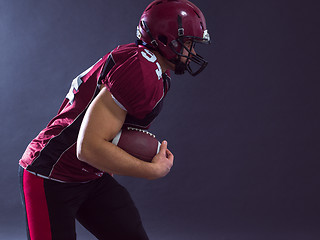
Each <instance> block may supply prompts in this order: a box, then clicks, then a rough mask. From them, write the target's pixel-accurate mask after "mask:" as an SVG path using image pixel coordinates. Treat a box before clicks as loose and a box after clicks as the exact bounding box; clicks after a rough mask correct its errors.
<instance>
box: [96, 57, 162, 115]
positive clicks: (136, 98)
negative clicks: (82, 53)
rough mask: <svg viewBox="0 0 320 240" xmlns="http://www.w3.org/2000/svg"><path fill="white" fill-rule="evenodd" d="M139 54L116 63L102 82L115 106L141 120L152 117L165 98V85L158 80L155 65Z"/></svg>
mask: <svg viewBox="0 0 320 240" xmlns="http://www.w3.org/2000/svg"><path fill="white" fill-rule="evenodd" d="M139 54H140V53H139V52H136V54H134V55H132V56H130V57H129V58H127V59H126V60H125V61H123V62H121V63H117V62H116V61H115V66H114V67H113V68H112V70H111V71H110V72H109V74H108V75H107V77H106V79H104V80H103V81H102V82H103V83H104V84H105V85H106V86H107V88H108V90H109V91H110V93H111V94H112V96H113V98H114V100H115V102H116V103H117V104H118V105H119V106H120V107H124V108H125V109H126V110H127V112H128V114H129V115H132V116H134V117H136V118H138V119H142V118H144V117H145V116H146V115H147V114H148V113H150V112H151V111H152V110H153V108H155V106H156V105H157V103H158V102H159V101H160V100H161V99H162V97H163V94H164V93H163V82H162V80H159V79H158V76H157V74H156V72H155V70H156V69H157V68H158V67H157V65H156V64H155V63H152V62H148V61H147V60H146V59H144V58H143V57H141V56H139Z"/></svg>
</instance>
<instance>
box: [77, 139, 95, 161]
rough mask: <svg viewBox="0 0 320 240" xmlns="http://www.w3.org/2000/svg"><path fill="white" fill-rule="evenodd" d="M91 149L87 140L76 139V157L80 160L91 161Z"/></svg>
mask: <svg viewBox="0 0 320 240" xmlns="http://www.w3.org/2000/svg"><path fill="white" fill-rule="evenodd" d="M92 152H93V150H92V148H91V147H90V145H89V144H88V142H86V141H83V140H80V141H79V139H78V141H77V151H76V153H77V158H78V159H79V160H80V161H83V162H86V163H89V164H90V163H91V161H92V159H93V157H92V154H93V153H92Z"/></svg>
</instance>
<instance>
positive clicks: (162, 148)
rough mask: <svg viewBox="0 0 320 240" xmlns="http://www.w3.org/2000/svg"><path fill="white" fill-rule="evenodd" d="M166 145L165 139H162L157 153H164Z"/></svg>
mask: <svg viewBox="0 0 320 240" xmlns="http://www.w3.org/2000/svg"><path fill="white" fill-rule="evenodd" d="M167 146H168V143H167V141H163V142H162V143H161V146H160V151H159V153H161V154H166V150H167Z"/></svg>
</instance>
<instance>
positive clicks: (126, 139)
mask: <svg viewBox="0 0 320 240" xmlns="http://www.w3.org/2000/svg"><path fill="white" fill-rule="evenodd" d="M112 143H113V144H115V145H117V146H118V147H120V148H121V149H123V150H124V151H126V152H127V153H129V154H131V155H132V156H134V157H136V158H139V159H140V160H143V161H146V162H151V160H152V158H153V157H154V156H155V155H156V154H157V153H158V152H159V150H160V145H161V143H160V142H159V141H158V140H157V138H156V137H155V135H153V134H152V133H150V132H148V131H146V130H143V129H139V128H133V127H124V128H122V129H121V130H120V132H119V133H118V134H117V135H116V136H115V138H114V139H113V140H112Z"/></svg>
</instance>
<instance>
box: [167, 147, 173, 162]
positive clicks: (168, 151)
mask: <svg viewBox="0 0 320 240" xmlns="http://www.w3.org/2000/svg"><path fill="white" fill-rule="evenodd" d="M166 155H167V158H168V159H169V160H170V161H173V159H174V155H173V154H172V152H170V150H169V149H167V150H166Z"/></svg>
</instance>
